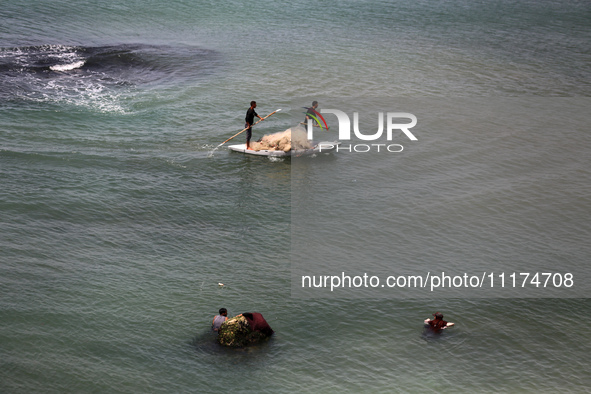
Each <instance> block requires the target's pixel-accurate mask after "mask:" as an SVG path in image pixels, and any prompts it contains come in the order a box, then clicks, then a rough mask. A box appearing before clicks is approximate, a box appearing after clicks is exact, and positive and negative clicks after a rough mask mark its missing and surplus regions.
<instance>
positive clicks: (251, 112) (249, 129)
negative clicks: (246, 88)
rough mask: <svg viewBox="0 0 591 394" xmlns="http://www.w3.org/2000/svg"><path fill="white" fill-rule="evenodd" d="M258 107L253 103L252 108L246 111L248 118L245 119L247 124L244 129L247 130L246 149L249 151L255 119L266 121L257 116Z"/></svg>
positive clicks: (251, 103)
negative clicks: (256, 109)
mask: <svg viewBox="0 0 591 394" xmlns="http://www.w3.org/2000/svg"><path fill="white" fill-rule="evenodd" d="M256 107H257V102H256V101H251V102H250V108H249V109H248V110H247V111H246V117H245V118H244V121H245V122H246V123H245V124H244V128H245V129H246V149H248V150H250V139H251V138H252V124H253V122H254V117H255V116H256V117H257V118H259V119H260V120H264V118H261V117H260V116H259V114H257V113H256V112H255V110H254V109H255V108H256ZM257 123H258V122H257Z"/></svg>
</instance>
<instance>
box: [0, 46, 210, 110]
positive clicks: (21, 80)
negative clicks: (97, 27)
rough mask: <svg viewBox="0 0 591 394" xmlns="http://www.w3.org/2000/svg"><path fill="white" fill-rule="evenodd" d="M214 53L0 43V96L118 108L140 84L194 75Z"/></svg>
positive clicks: (188, 49)
mask: <svg viewBox="0 0 591 394" xmlns="http://www.w3.org/2000/svg"><path fill="white" fill-rule="evenodd" d="M218 63H219V57H218V55H217V53H215V52H214V51H211V50H205V49H201V48H195V47H171V46H150V45H116V46H101V47H82V46H67V45H41V46H27V47H16V48H0V100H13V99H25V100H30V101H36V102H57V103H68V104H73V105H79V106H85V107H93V108H97V109H98V110H100V111H113V110H114V111H123V110H124V109H123V107H124V106H123V105H122V101H123V100H122V99H123V98H124V97H125V96H128V95H130V94H133V93H135V92H137V90H138V89H141V86H142V85H144V84H152V83H157V84H158V86H161V85H166V84H178V83H179V82H180V83H182V82H183V81H187V80H191V81H194V80H198V79H199V78H202V77H206V76H208V75H210V74H211V73H212V72H214V71H215V69H216V68H217V66H218Z"/></svg>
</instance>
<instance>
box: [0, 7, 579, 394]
mask: <svg viewBox="0 0 591 394" xmlns="http://www.w3.org/2000/svg"><path fill="white" fill-rule="evenodd" d="M0 21H1V23H0V185H2V187H1V188H0V391H1V392H8V393H17V392H19V393H20V392H23V393H25V392H27V393H28V392H171V391H172V392H214V391H219V390H222V389H238V390H240V391H245V392H307V391H310V392H336V391H345V392H417V391H440V390H455V391H459V392H471V391H477V392H498V391H508V392H533V391H543V392H557V391H560V392H585V391H586V390H587V387H588V386H589V384H590V383H591V382H590V379H589V375H590V370H589V365H590V362H591V357H590V356H589V351H588V346H587V345H586V340H587V338H589V336H590V334H591V332H590V331H589V326H588V325H587V324H584V323H585V316H588V315H589V314H590V313H591V304H590V303H589V301H588V299H587V298H580V297H579V298H568V299H561V298H510V299H499V298H478V297H470V296H463V297H454V298H448V297H444V298H437V297H434V298H431V299H428V298H427V299H425V298H421V299H405V298H404V297H400V296H396V297H389V296H384V295H382V294H381V295H379V296H375V297H373V298H372V297H365V298H363V299H355V298H351V297H342V298H340V297H337V298H329V299H327V298H321V297H316V296H315V295H312V296H310V294H304V297H300V296H297V294H293V295H292V286H293V283H292V270H291V268H292V267H291V258H290V257H291V254H290V246H291V241H292V240H291V230H292V228H291V225H292V223H293V217H292V216H291V215H292V208H293V207H292V189H291V187H292V184H293V183H292V180H293V179H292V178H293V176H294V175H297V176H298V177H301V176H304V177H305V176H306V175H307V176H310V177H313V178H311V179H312V180H314V179H316V178H314V177H315V176H318V178H317V179H323V178H322V177H327V176H328V175H329V174H330V171H332V172H334V174H335V177H334V178H332V179H335V180H337V181H341V182H345V181H350V182H351V183H347V187H346V188H343V189H342V190H341V189H331V188H328V189H319V192H320V193H326V194H327V195H328V197H327V198H325V199H324V200H323V201H322V203H318V205H316V206H310V211H314V210H315V209H320V208H321V207H325V206H328V207H329V208H330V209H331V210H332V211H331V212H335V213H337V214H338V213H339V212H341V213H343V212H348V210H349V209H351V208H352V207H351V206H350V205H347V204H346V203H342V202H343V201H344V200H345V197H347V198H349V200H347V201H349V202H350V201H358V202H359V203H358V207H359V208H360V209H366V208H367V207H368V205H367V204H368V202H375V200H374V199H379V198H380V197H381V196H383V195H385V194H387V193H393V192H396V190H398V191H397V193H400V194H397V195H396V196H397V197H399V198H401V200H400V201H401V202H400V204H401V205H400V206H393V208H392V209H393V210H394V211H396V210H398V211H396V212H399V213H401V215H399V216H398V218H401V219H402V220H400V221H397V222H396V223H391V222H386V224H387V225H388V227H390V228H392V229H393V230H392V231H400V232H403V233H406V234H408V236H409V237H411V236H413V235H414V236H425V234H424V233H423V232H422V231H424V230H425V229H431V230H432V231H431V232H428V233H429V236H430V237H432V238H431V241H432V243H431V244H429V245H428V247H424V248H418V249H417V248H409V249H405V250H403V251H401V252H404V254H403V255H402V256H403V257H404V258H403V259H401V261H402V263H401V264H403V265H404V264H406V265H404V266H405V267H407V268H408V267H409V266H410V265H409V264H410V262H412V261H413V260H415V261H419V262H420V263H425V264H426V262H430V261H432V260H433V259H435V257H434V255H437V256H447V257H449V256H452V257H453V256H470V258H475V257H477V256H478V254H477V253H478V252H479V250H480V251H483V253H484V254H483V255H480V256H481V257H482V256H484V257H482V260H481V261H479V265H478V268H481V266H482V265H483V264H486V263H487V262H488V261H490V260H489V258H491V256H493V257H496V258H498V259H499V260H503V259H505V261H506V262H508V263H510V262H511V261H514V260H513V259H514V258H515V257H516V256H518V255H521V256H523V260H524V261H525V262H528V261H529V260H530V259H533V258H536V259H537V258H538V257H541V258H542V259H543V261H544V264H545V265H544V266H545V267H547V266H552V265H553V264H554V265H557V266H560V263H561V262H566V263H568V264H570V267H573V268H574V269H576V270H578V271H577V272H582V273H583V274H585V275H587V270H586V269H585V263H586V260H587V258H588V257H589V247H588V246H587V242H585V241H586V240H587V239H588V238H589V237H588V236H589V233H590V229H589V223H590V221H589V213H588V212H589V197H588V196H589V189H588V185H589V183H588V180H589V175H590V174H589V168H590V167H589V159H588V158H587V156H586V154H585V153H586V151H587V147H588V146H589V138H588V137H587V136H586V135H585V134H584V133H585V132H586V130H585V129H581V128H580V127H581V126H580V125H581V124H583V125H584V124H585V122H584V121H585V120H586V118H585V116H586V115H583V114H580V113H578V112H575V111H573V112H560V114H565V113H566V114H567V115H566V116H568V117H569V119H570V118H574V119H576V121H572V122H566V126H562V127H563V128H562V129H559V130H557V132H556V133H553V132H551V131H545V132H543V133H541V132H536V131H538V130H539V129H536V128H533V127H528V123H527V122H524V123H523V124H518V125H516V126H515V128H512V125H507V124H506V123H504V122H503V121H502V120H500V119H496V118H495V114H494V113H492V114H488V116H484V118H485V119H486V120H487V121H488V122H489V124H493V125H494V124H499V125H501V126H502V127H499V128H498V130H497V131H498V132H499V133H500V134H493V135H490V134H487V135H486V137H483V139H484V140H485V141H486V144H487V145H484V143H483V142H482V141H483V139H480V138H478V135H479V134H478V133H479V132H481V133H482V131H481V130H482V129H481V128H480V127H479V126H480V124H479V123H478V122H477V121H480V120H481V119H482V116H479V117H475V118H470V117H465V118H464V119H463V125H462V130H472V131H473V134H470V137H469V138H464V139H463V140H462V141H458V139H456V138H455V137H456V135H455V134H441V135H440V136H438V137H437V138H430V137H429V134H428V132H427V131H428V130H431V131H432V130H433V129H432V128H427V129H426V130H425V129H422V130H421V129H419V131H418V133H422V134H419V143H420V144H421V145H416V146H413V145H410V144H409V143H407V142H405V143H404V145H405V147H406V148H407V150H406V151H405V152H403V154H402V156H395V157H389V160H388V161H384V162H381V163H382V164H383V166H382V167H380V168H379V170H378V173H379V175H380V177H381V178H383V180H384V181H383V184H381V183H374V182H370V181H373V180H374V179H373V178H372V179H364V178H361V177H357V174H361V175H363V171H359V172H357V173H356V172H354V171H353V172H351V169H352V168H353V167H352V164H355V163H358V162H359V161H360V158H359V155H354V154H348V153H346V152H344V153H342V154H341V153H339V154H337V155H334V156H327V157H317V158H313V159H311V160H308V161H306V162H304V164H305V166H306V167H307V171H308V172H300V171H299V169H300V168H301V167H295V166H294V165H293V164H295V163H292V162H291V161H290V160H279V161H270V160H268V159H266V158H256V157H255V158H251V157H243V156H242V155H239V154H231V153H229V152H228V151H227V150H226V149H225V148H222V149H219V150H218V151H216V152H215V154H214V156H213V157H208V156H209V154H210V152H211V151H212V149H213V148H214V147H216V146H217V145H218V144H219V143H220V142H222V141H223V140H225V139H226V138H228V137H230V136H231V135H233V134H235V133H236V132H238V131H240V129H241V128H242V126H243V115H244V112H245V111H246V108H247V107H248V103H249V102H250V100H253V99H254V100H257V102H258V108H257V109H258V110H259V114H261V115H262V114H268V113H270V112H272V111H274V110H275V109H278V108H282V109H283V111H282V112H280V113H279V114H277V115H274V116H273V117H271V118H269V119H268V120H266V121H265V122H264V123H262V124H261V125H258V126H257V127H256V128H255V130H254V135H255V137H260V136H262V135H263V134H266V133H270V132H275V131H281V130H284V129H286V128H288V127H290V126H291V123H292V122H293V120H294V119H298V118H299V117H301V114H300V112H301V109H300V108H299V107H300V106H302V105H306V104H308V102H309V101H311V100H312V99H315V98H319V101H321V106H322V107H324V108H330V107H331V105H333V106H336V103H337V100H336V99H335V98H341V97H346V98H348V99H347V100H352V101H354V102H355V103H356V105H357V106H358V107H357V108H358V109H359V110H360V111H371V110H372V106H373V105H374V103H375V101H376V98H383V99H380V100H381V102H382V104H383V105H385V106H386V107H388V108H391V107H390V103H392V106H395V104H400V105H401V106H404V103H405V102H404V99H405V98H415V97H422V98H423V97H428V98H434V99H436V100H441V101H442V102H451V103H458V105H459V104H460V103H462V101H461V100H460V101H454V100H456V98H458V97H460V98H464V99H465V98H466V97H478V98H479V99H481V100H482V99H485V100H484V103H486V102H487V101H486V99H487V98H491V99H496V100H498V99H499V98H502V97H509V96H510V97H511V98H512V99H513V100H519V98H520V97H523V98H524V99H525V98H527V99H528V100H531V99H532V98H533V99H535V98H538V97H539V98H544V99H547V98H548V97H550V98H551V99H556V100H560V99H561V98H564V97H568V100H577V98H580V99H581V102H577V103H578V106H577V108H579V107H580V106H581V104H580V103H583V104H582V106H583V107H584V106H585V105H586V104H585V103H586V101H584V100H585V98H586V97H587V96H588V95H589V93H590V91H591V87H590V85H589V81H591V78H590V77H591V66H590V65H591V62H590V61H589V60H590V59H589V57H590V48H589V42H590V40H589V39H590V29H589V26H590V21H591V8H590V7H589V5H588V4H586V3H584V2H578V1H572V2H566V1H563V2H556V1H542V2H529V1H521V2H508V1H496V2H492V3H491V2H483V1H479V2H467V1H452V2H444V3H440V2H431V1H419V2H413V3H408V2H396V1H394V2H363V1H339V2H336V1H335V2H323V3H318V2H308V1H302V2H295V3H294V2H270V1H267V2H257V3H250V4H244V3H242V2H223V3H220V2H206V1H204V2H191V1H169V2H166V3H164V2H125V3H116V2H102V3H101V4H100V5H97V4H95V3H94V2H78V3H76V4H75V5H73V4H72V3H68V2H63V1H54V2H51V3H45V2H36V1H19V2H17V1H12V0H10V1H7V2H5V4H3V5H2V7H1V10H0ZM450 100H451V101H450ZM524 101H525V100H524ZM481 102H482V101H481ZM495 102H498V101H495ZM463 103H465V101H464V102H463ZM536 103H538V102H536ZM542 103H548V101H545V102H542ZM549 103H557V102H555V101H549ZM561 103H564V102H561ZM509 107H510V108H511V106H509ZM513 108H514V107H513ZM560 108H561V110H565V105H564V104H562V106H561V107H560ZM549 111H550V110H549ZM491 112H492V111H491ZM362 113H367V112H362ZM485 115H486V114H485ZM579 116H581V117H579ZM557 117H558V118H560V116H559V115H557ZM420 119H423V118H422V117H420ZM543 119H546V118H543ZM429 122H433V120H431V119H429ZM557 123H560V122H558V121H556V120H555V119H554V120H552V119H551V122H549V123H548V124H552V125H553V126H556V124H557ZM561 124H562V123H561ZM419 125H420V124H419ZM430 125H431V126H432V125H433V124H432V123H430ZM510 126H511V128H509V127H510ZM536 127H543V125H542V126H540V125H539V122H538V123H537V124H536ZM557 127H558V126H557ZM561 133H562V135H564V136H565V139H564V140H563V139H562V138H561ZM327 135H330V136H334V135H335V134H334V132H333V134H330V133H329V134H327ZM481 135H482V134H481ZM236 140H237V141H238V142H242V138H241V137H238V138H236ZM452 142H453V143H452ZM488 144H492V146H495V147H496V152H498V155H494V154H491V152H488V151H487V149H486V147H487V146H490V145H488ZM437 146H439V147H441V148H443V149H442V150H441V151H440V150H437V149H436V148H435V147H437ZM555 150H561V154H560V155H553V151H555ZM519 152H522V153H523V159H522V160H520V157H519V156H516V154H518V153H519ZM378 159H379V157H378ZM452 162H453V165H450V164H451V163H452ZM417 163H420V166H416V165H414V164H417ZM497 163H500V164H501V165H499V166H498V167H496V166H495V165H496V164H497ZM489 164H490V165H491V166H492V168H491V169H490V170H489V169H488V167H487V165H489ZM294 168H298V172H295V173H294ZM484 175H492V176H491V177H488V178H483V176H484ZM353 181H356V182H355V183H356V184H357V185H358V186H350V185H353ZM310 184H312V185H313V186H314V184H313V182H311V183H310ZM333 186H334V185H333ZM311 190H314V189H313V188H312V189H311ZM335 190H336V192H338V193H332V196H331V192H332V191H335ZM458 190H460V191H463V190H465V191H466V193H460V192H459V191H458ZM544 190H549V191H551V192H548V193H545V192H544ZM322 196H323V197H324V195H322ZM456 196H460V197H461V198H462V199H461V201H455V200H454V198H455V197H456ZM499 196H500V197H501V198H500V199H497V198H498V197H499ZM330 197H332V198H330ZM296 201H299V200H296ZM380 201H381V200H380ZM403 202H404V203H405V204H404V205H403ZM460 203H468V204H469V205H468V207H469V208H468V209H466V210H463V209H460V206H463V205H460ZM409 204H411V205H409ZM402 206H404V207H407V208H411V209H407V210H403V209H402ZM482 206H487V207H489V209H490V210H489V211H483V210H482V208H481V207H482ZM527 207H530V208H527ZM532 212H533V213H534V215H531V216H528V218H529V219H528V220H527V221H525V222H522V223H520V222H519V220H516V219H515V218H518V219H521V218H523V217H524V216H523V215H526V214H528V213H532ZM482 213H488V214H489V215H483V214H482ZM499 217H500V218H501V220H499ZM433 218H435V219H433ZM436 219H437V220H436ZM296 222H297V220H296ZM421 223H424V226H421V225H420V224H421ZM443 223H446V224H449V227H448V226H444V225H443ZM349 224H351V223H349V222H345V223H344V225H349ZM362 224H363V222H362ZM476 225H479V226H482V228H485V229H486V231H485V233H484V235H486V236H488V237H490V238H491V239H494V240H497V241H498V242H499V243H500V242H509V244H510V246H511V247H510V248H508V249H502V250H500V249H495V248H493V247H491V246H493V245H494V243H486V242H483V243H482V244H478V245H476V246H477V247H475V248H474V249H470V250H466V254H463V253H462V249H457V248H455V249H454V246H456V245H465V243H464V244H462V242H460V241H463V240H462V239H460V238H459V237H458V236H456V235H455V234H456V232H454V231H447V230H448V229H452V230H455V231H457V229H458V228H461V227H462V226H467V227H468V228H469V229H470V233H471V235H475V234H476V235H478V232H477V231H475V227H476ZM326 226H328V227H330V223H328V224H327V223H325V224H324V225H323V226H320V227H318V232H317V233H313V234H312V238H314V236H316V239H322V238H321V237H324V236H325V235H326V234H325V232H324V231H325V229H326ZM519 226H523V227H522V228H523V229H524V231H522V232H521V233H520V235H519V237H517V238H516V237H514V235H515V231H517V229H519ZM321 230H322V231H321ZM534 230H535V231H534ZM455 242H458V244H455ZM357 246H358V245H357V244H351V245H349V248H350V249H347V248H343V249H342V250H341V249H339V250H336V249H334V251H336V252H341V253H343V256H344V257H347V256H349V255H355V253H358V249H357ZM446 248H448V249H446ZM479 248H480V249H479ZM546 250H549V251H551V252H549V253H545V251H546ZM519 251H522V253H521V254H519ZM466 261H468V260H466ZM333 263H334V262H333ZM511 268H513V267H511ZM515 268H516V269H517V268H519V266H518V265H516V267H515ZM218 283H224V284H225V286H223V287H220V286H218ZM306 295H307V296H308V297H306ZM222 306H223V307H226V308H228V309H229V313H230V315H233V314H238V313H241V312H246V311H258V312H261V313H262V314H263V315H264V316H265V318H266V319H267V320H268V322H269V323H270V325H271V326H272V327H273V329H274V330H275V331H276V335H275V336H274V337H273V338H272V340H271V341H270V342H268V343H266V344H264V345H262V346H258V347H253V348H249V349H243V350H235V349H223V348H220V347H218V346H217V344H216V343H215V341H214V338H213V337H212V336H211V334H210V333H209V331H208V329H209V326H210V323H211V320H212V318H213V316H214V315H215V314H216V312H217V310H218V309H219V308H220V307H222ZM436 310H441V311H442V312H443V313H444V314H445V316H446V318H447V319H448V320H450V321H454V322H455V323H456V327H455V328H453V329H452V330H449V331H447V332H444V333H443V334H442V335H433V334H432V333H429V332H425V331H424V330H423V326H422V321H423V320H424V319H425V318H427V317H429V316H430V315H431V313H433V312H435V311H436Z"/></svg>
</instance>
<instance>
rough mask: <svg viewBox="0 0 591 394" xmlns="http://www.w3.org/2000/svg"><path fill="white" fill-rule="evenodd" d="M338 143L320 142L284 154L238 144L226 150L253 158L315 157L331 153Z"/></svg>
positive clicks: (278, 151)
mask: <svg viewBox="0 0 591 394" xmlns="http://www.w3.org/2000/svg"><path fill="white" fill-rule="evenodd" d="M340 144H341V143H340V142H334V141H333V142H329V141H322V142H319V143H317V144H315V145H314V147H313V148H312V149H296V150H288V151H287V152H284V151H282V150H265V149H262V150H252V149H248V150H247V149H246V144H238V145H229V146H228V149H230V150H232V151H234V152H240V153H244V154H247V155H255V156H273V157H286V156H294V157H300V156H310V155H317V154H320V153H327V154H328V153H331V152H333V151H334V150H335V149H337V147H338V146H339V145H340Z"/></svg>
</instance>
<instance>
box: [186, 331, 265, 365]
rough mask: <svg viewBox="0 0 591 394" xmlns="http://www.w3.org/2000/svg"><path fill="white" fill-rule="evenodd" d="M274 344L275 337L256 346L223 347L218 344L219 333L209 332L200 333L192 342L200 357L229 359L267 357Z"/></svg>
mask: <svg viewBox="0 0 591 394" xmlns="http://www.w3.org/2000/svg"><path fill="white" fill-rule="evenodd" d="M272 344H273V337H271V338H269V339H268V340H265V341H263V342H261V343H259V344H256V345H250V346H245V347H228V346H222V345H220V344H219V343H218V342H217V333H215V332H213V331H210V330H207V331H205V332H201V333H198V334H197V335H195V336H194V337H193V339H192V340H191V346H192V347H193V348H194V349H195V352H196V353H197V354H198V355H206V356H229V357H241V356H243V357H249V358H250V357H255V356H266V355H267V354H268V353H269V351H270V349H271V346H272Z"/></svg>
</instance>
